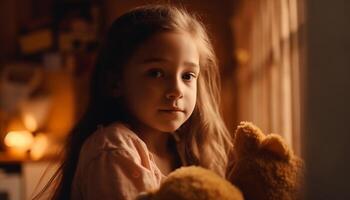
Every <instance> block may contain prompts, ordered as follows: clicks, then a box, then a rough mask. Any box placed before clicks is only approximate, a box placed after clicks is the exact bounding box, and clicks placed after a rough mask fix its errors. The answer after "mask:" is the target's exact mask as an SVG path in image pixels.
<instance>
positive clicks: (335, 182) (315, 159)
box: [0, 0, 350, 200]
mask: <svg viewBox="0 0 350 200" xmlns="http://www.w3.org/2000/svg"><path fill="white" fill-rule="evenodd" d="M154 2H162V1H151V0H148V1H146V0H1V1H0V200H19V199H30V197H31V195H32V194H33V192H34V191H38V190H40V188H41V187H42V186H43V185H44V184H45V183H46V181H47V180H48V177H50V175H51V174H52V173H53V172H54V170H55V169H56V167H57V164H58V163H59V161H60V158H59V156H58V155H59V152H60V151H61V149H62V145H63V144H64V142H65V138H66V136H67V134H68V133H69V131H70V130H71V128H72V127H73V126H74V125H75V123H76V122H77V120H78V119H79V118H80V116H81V115H82V114H83V113H84V110H85V107H86V105H87V103H88V100H89V99H88V96H89V94H88V84H89V79H90V73H91V70H92V69H93V68H94V60H95V56H96V53H97V50H98V47H99V45H100V41H101V39H102V38H103V36H104V34H105V33H106V30H107V29H108V27H109V25H110V24H111V23H112V21H113V20H114V19H115V18H116V17H118V16H119V15H121V14H122V13H124V12H125V11H127V10H129V9H131V8H134V7H135V6H140V5H144V4H147V3H154ZM166 2H170V3H173V4H175V5H183V6H185V7H186V8H188V10H190V11H193V12H195V13H197V14H199V15H200V16H201V18H202V19H203V21H204V23H205V24H206V26H207V28H208V32H209V33H210V36H211V39H212V41H213V44H214V47H215V50H216V53H217V57H218V60H219V66H220V70H221V77H222V113H223V116H224V119H225V122H226V124H227V126H228V127H229V129H230V130H231V132H234V130H235V127H236V126H237V124H238V123H239V121H252V122H254V123H255V124H256V125H258V126H259V127H260V128H261V129H262V130H263V131H264V132H265V133H278V134H281V135H282V136H283V137H284V138H285V140H286V141H287V143H288V144H289V145H290V146H291V147H292V148H293V150H294V151H295V153H296V154H297V155H299V156H302V157H303V158H305V159H306V161H310V162H307V163H310V164H308V171H309V173H308V175H307V181H306V182H307V184H306V185H307V187H306V188H307V189H306V190H307V192H306V197H305V199H323V198H326V197H327V199H328V198H331V199H350V198H349V194H347V192H346V191H348V189H350V188H348V184H347V183H346V182H345V181H346V180H347V179H346V177H347V178H349V176H348V175H346V176H344V173H343V172H346V171H348V170H346V167H349V162H348V159H347V157H346V155H348V154H347V153H349V150H348V148H347V143H346V141H350V140H349V135H350V134H349V130H348V128H347V127H346V125H347V124H349V113H350V112H349V108H348V106H347V102H350V101H349V100H350V99H349V90H348V88H349V87H348V86H349V85H350V84H349V79H348V76H349V75H350V72H349V68H350V61H349V59H348V58H349V57H350V55H349V54H350V50H349V49H350V48H349V45H350V42H349V35H350V30H349V27H350V24H349V21H350V20H349V19H350V16H349V14H347V13H346V8H347V9H350V6H349V3H346V2H345V1H341V0H336V1H334V2H332V5H331V8H330V5H329V4H328V3H326V1H324V0H320V1H316V0H309V1H306V0H304V1H303V0H269V1H267V0H220V1H212V0H182V1H181V0H173V1H166ZM335 133H337V135H334V134H335ZM335 155H337V156H335ZM331 158H332V159H331ZM322 166H323V167H322ZM340 166H341V168H340ZM338 169H341V170H338ZM43 174H45V176H43ZM330 177H332V178H330ZM38 183H40V184H38ZM326 188H327V190H326ZM315 191H318V192H315ZM319 191H321V192H319Z"/></svg>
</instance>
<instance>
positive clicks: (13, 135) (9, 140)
mask: <svg viewBox="0 0 350 200" xmlns="http://www.w3.org/2000/svg"><path fill="white" fill-rule="evenodd" d="M4 142H5V145H6V146H8V147H11V148H16V149H18V150H23V151H25V150H28V149H29V148H30V146H31V144H32V143H33V135H32V134H31V133H30V132H29V131H11V132H9V133H7V135H6V136H5V140H4Z"/></svg>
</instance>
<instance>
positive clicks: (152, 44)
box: [51, 5, 232, 200]
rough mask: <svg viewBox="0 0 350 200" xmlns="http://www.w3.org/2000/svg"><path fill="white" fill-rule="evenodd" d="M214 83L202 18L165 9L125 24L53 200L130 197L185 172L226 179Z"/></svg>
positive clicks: (95, 84)
mask: <svg viewBox="0 0 350 200" xmlns="http://www.w3.org/2000/svg"><path fill="white" fill-rule="evenodd" d="M218 83H219V76H218V66H217V63H216V59H215V55H214V52H213V48H212V44H211V43H210V40H209V38H208V35H207V33H206V31H205V29H204V27H203V25H202V24H201V23H200V22H199V21H198V19H197V18H196V17H194V16H192V15H190V14H189V13H187V12H186V11H185V10H183V9H179V8H176V7H173V6H164V5H148V6H143V7H139V8H136V9H133V10H131V11H129V12H128V13H126V14H124V15H122V16H121V17H119V18H118V19H117V20H116V21H115V22H114V23H113V24H112V26H111V28H110V30H109V33H108V35H107V38H106V40H105V42H104V46H102V49H101V51H100V54H99V57H98V58H97V64H96V67H95V71H94V74H93V78H92V82H91V91H90V92H91V94H90V95H91V99H90V104H89V107H88V109H87V112H86V114H85V115H84V117H83V118H82V119H81V120H80V122H79V123H78V125H77V126H76V128H75V129H74V130H73V131H72V134H71V135H70V138H69V140H68V143H67V146H66V153H65V155H66V156H65V159H64V162H63V164H62V166H61V167H60V169H59V171H58V172H57V174H56V176H55V179H56V180H57V185H56V189H55V192H54V193H53V196H52V197H51V198H52V199H116V200H117V199H133V198H135V197H136V196H137V195H138V194H139V193H140V192H142V191H145V190H150V189H155V188H157V187H158V186H159V185H160V183H161V181H162V180H163V179H165V178H166V176H167V174H168V173H170V172H171V171H173V170H174V169H176V168H178V167H180V166H185V165H200V166H202V167H205V168H208V169H211V170H213V171H214V172H216V173H217V174H219V175H221V176H223V177H224V176H225V173H226V168H227V154H228V152H229V151H230V149H231V148H232V143H231V138H230V135H229V133H228V131H227V129H226V127H225V125H224V123H223V120H222V118H221V116H220V111H219V105H218V103H219V86H218Z"/></svg>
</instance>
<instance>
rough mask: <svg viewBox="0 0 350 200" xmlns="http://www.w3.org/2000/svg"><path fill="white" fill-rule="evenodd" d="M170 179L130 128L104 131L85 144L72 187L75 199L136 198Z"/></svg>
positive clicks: (110, 128)
mask: <svg viewBox="0 0 350 200" xmlns="http://www.w3.org/2000/svg"><path fill="white" fill-rule="evenodd" d="M164 178H166V176H164V175H163V174H162V172H161V171H160V170H159V168H158V167H157V165H156V163H155V161H154V159H153V156H152V154H151V153H150V152H149V150H148V149H147V146H146V144H145V143H144V142H143V141H142V140H141V139H140V138H139V137H138V136H137V135H136V134H135V133H134V132H133V131H131V130H130V129H129V128H128V127H127V126H126V125H123V124H121V123H114V124H112V125H110V126H108V127H105V128H100V129H99V130H97V131H96V132H95V133H94V134H92V135H91V136H90V137H89V138H88V139H87V140H86V141H85V143H84V145H83V147H82V149H81V152H80V157H79V162H78V166H77V169H76V173H75V176H74V179H73V184H72V199H84V200H90V199H91V200H92V199H104V200H108V199H113V200H129V199H134V198H135V197H136V196H137V195H138V194H139V193H140V192H142V191H145V190H152V189H156V188H158V187H159V185H160V183H161V181H162V179H164Z"/></svg>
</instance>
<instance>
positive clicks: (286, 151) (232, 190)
mask: <svg viewBox="0 0 350 200" xmlns="http://www.w3.org/2000/svg"><path fill="white" fill-rule="evenodd" d="M233 144H234V148H233V152H232V159H231V158H230V159H231V160H232V162H231V164H230V165H229V167H228V173H227V177H226V179H224V178H221V177H220V176H219V175H217V174H215V173H214V172H212V171H210V170H207V169H204V168H201V167H198V166H187V167H182V168H179V169H177V170H175V171H174V172H172V173H170V174H169V176H168V177H167V179H165V181H164V182H163V183H162V184H161V186H160V187H159V189H157V190H155V191H149V192H146V193H143V194H141V195H140V196H139V197H138V198H137V200H243V199H245V200H296V199H298V197H299V195H300V194H299V192H300V189H301V188H300V186H301V184H302V183H301V181H302V171H303V162H302V160H301V159H300V158H298V157H297V156H295V155H294V153H293V151H292V150H291V149H290V148H289V147H288V146H287V145H286V143H285V142H284V140H283V139H282V138H281V137H280V136H279V135H277V134H270V135H267V136H266V135H264V134H263V133H262V131H261V130H260V129H259V128H258V127H256V126H255V125H254V124H252V123H250V122H241V123H240V124H239V126H238V127H237V129H236V131H235V134H234V137H233Z"/></svg>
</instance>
